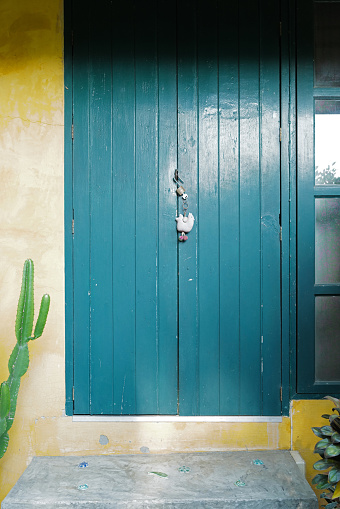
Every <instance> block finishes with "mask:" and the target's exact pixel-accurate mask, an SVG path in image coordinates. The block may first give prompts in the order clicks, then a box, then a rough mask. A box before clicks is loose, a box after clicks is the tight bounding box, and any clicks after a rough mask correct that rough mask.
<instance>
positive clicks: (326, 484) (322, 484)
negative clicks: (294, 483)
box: [316, 481, 332, 490]
mask: <svg viewBox="0 0 340 509" xmlns="http://www.w3.org/2000/svg"><path fill="white" fill-rule="evenodd" d="M331 486H332V484H331V483H330V482H329V481H320V482H319V483H318V484H317V485H316V489H317V490H325V489H326V488H330V487H331Z"/></svg>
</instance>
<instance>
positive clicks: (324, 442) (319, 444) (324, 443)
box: [315, 438, 333, 450]
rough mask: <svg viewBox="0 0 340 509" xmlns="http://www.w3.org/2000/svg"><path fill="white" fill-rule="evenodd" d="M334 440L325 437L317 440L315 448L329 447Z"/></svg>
mask: <svg viewBox="0 0 340 509" xmlns="http://www.w3.org/2000/svg"><path fill="white" fill-rule="evenodd" d="M332 443H333V442H332V441H331V439H330V438H323V439H322V440H320V441H319V442H317V443H316V444H315V449H321V450H323V449H326V447H328V446H329V445H331V444H332Z"/></svg>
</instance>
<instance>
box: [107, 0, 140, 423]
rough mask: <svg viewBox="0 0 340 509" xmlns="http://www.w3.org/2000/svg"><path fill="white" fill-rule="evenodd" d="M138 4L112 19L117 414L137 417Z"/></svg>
mask: <svg viewBox="0 0 340 509" xmlns="http://www.w3.org/2000/svg"><path fill="white" fill-rule="evenodd" d="M133 13H134V7H133V2H132V1H126V2H124V3H120V4H119V5H116V6H115V7H114V11H113V18H112V61H113V63H112V74H113V85H112V87H113V89H112V96H113V116H112V144H113V148H112V171H113V193H114V196H113V205H112V206H113V329H114V333H113V336H114V413H115V414H134V413H136V381H135V340H136V338H135V334H136V323H135V313H136V311H135V292H136V274H135V272H136V246H135V238H136V196H135V185H136V175H135V57H134V15H133Z"/></svg>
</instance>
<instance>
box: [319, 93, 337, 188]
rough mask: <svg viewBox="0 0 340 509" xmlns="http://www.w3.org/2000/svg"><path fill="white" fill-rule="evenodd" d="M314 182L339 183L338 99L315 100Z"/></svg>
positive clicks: (322, 183)
mask: <svg viewBox="0 0 340 509" xmlns="http://www.w3.org/2000/svg"><path fill="white" fill-rule="evenodd" d="M315 184H316V185H331V184H340V100H330V99H326V100H316V101H315Z"/></svg>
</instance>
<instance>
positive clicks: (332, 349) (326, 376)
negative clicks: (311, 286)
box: [315, 295, 340, 382]
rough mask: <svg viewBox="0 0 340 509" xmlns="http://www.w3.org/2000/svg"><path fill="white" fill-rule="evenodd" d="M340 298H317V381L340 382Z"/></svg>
mask: <svg viewBox="0 0 340 509" xmlns="http://www.w3.org/2000/svg"><path fill="white" fill-rule="evenodd" d="M339 317H340V297H339V296H328V295H327V296H319V297H316V298H315V379H316V381H317V382H337V381H340V319H339Z"/></svg>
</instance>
